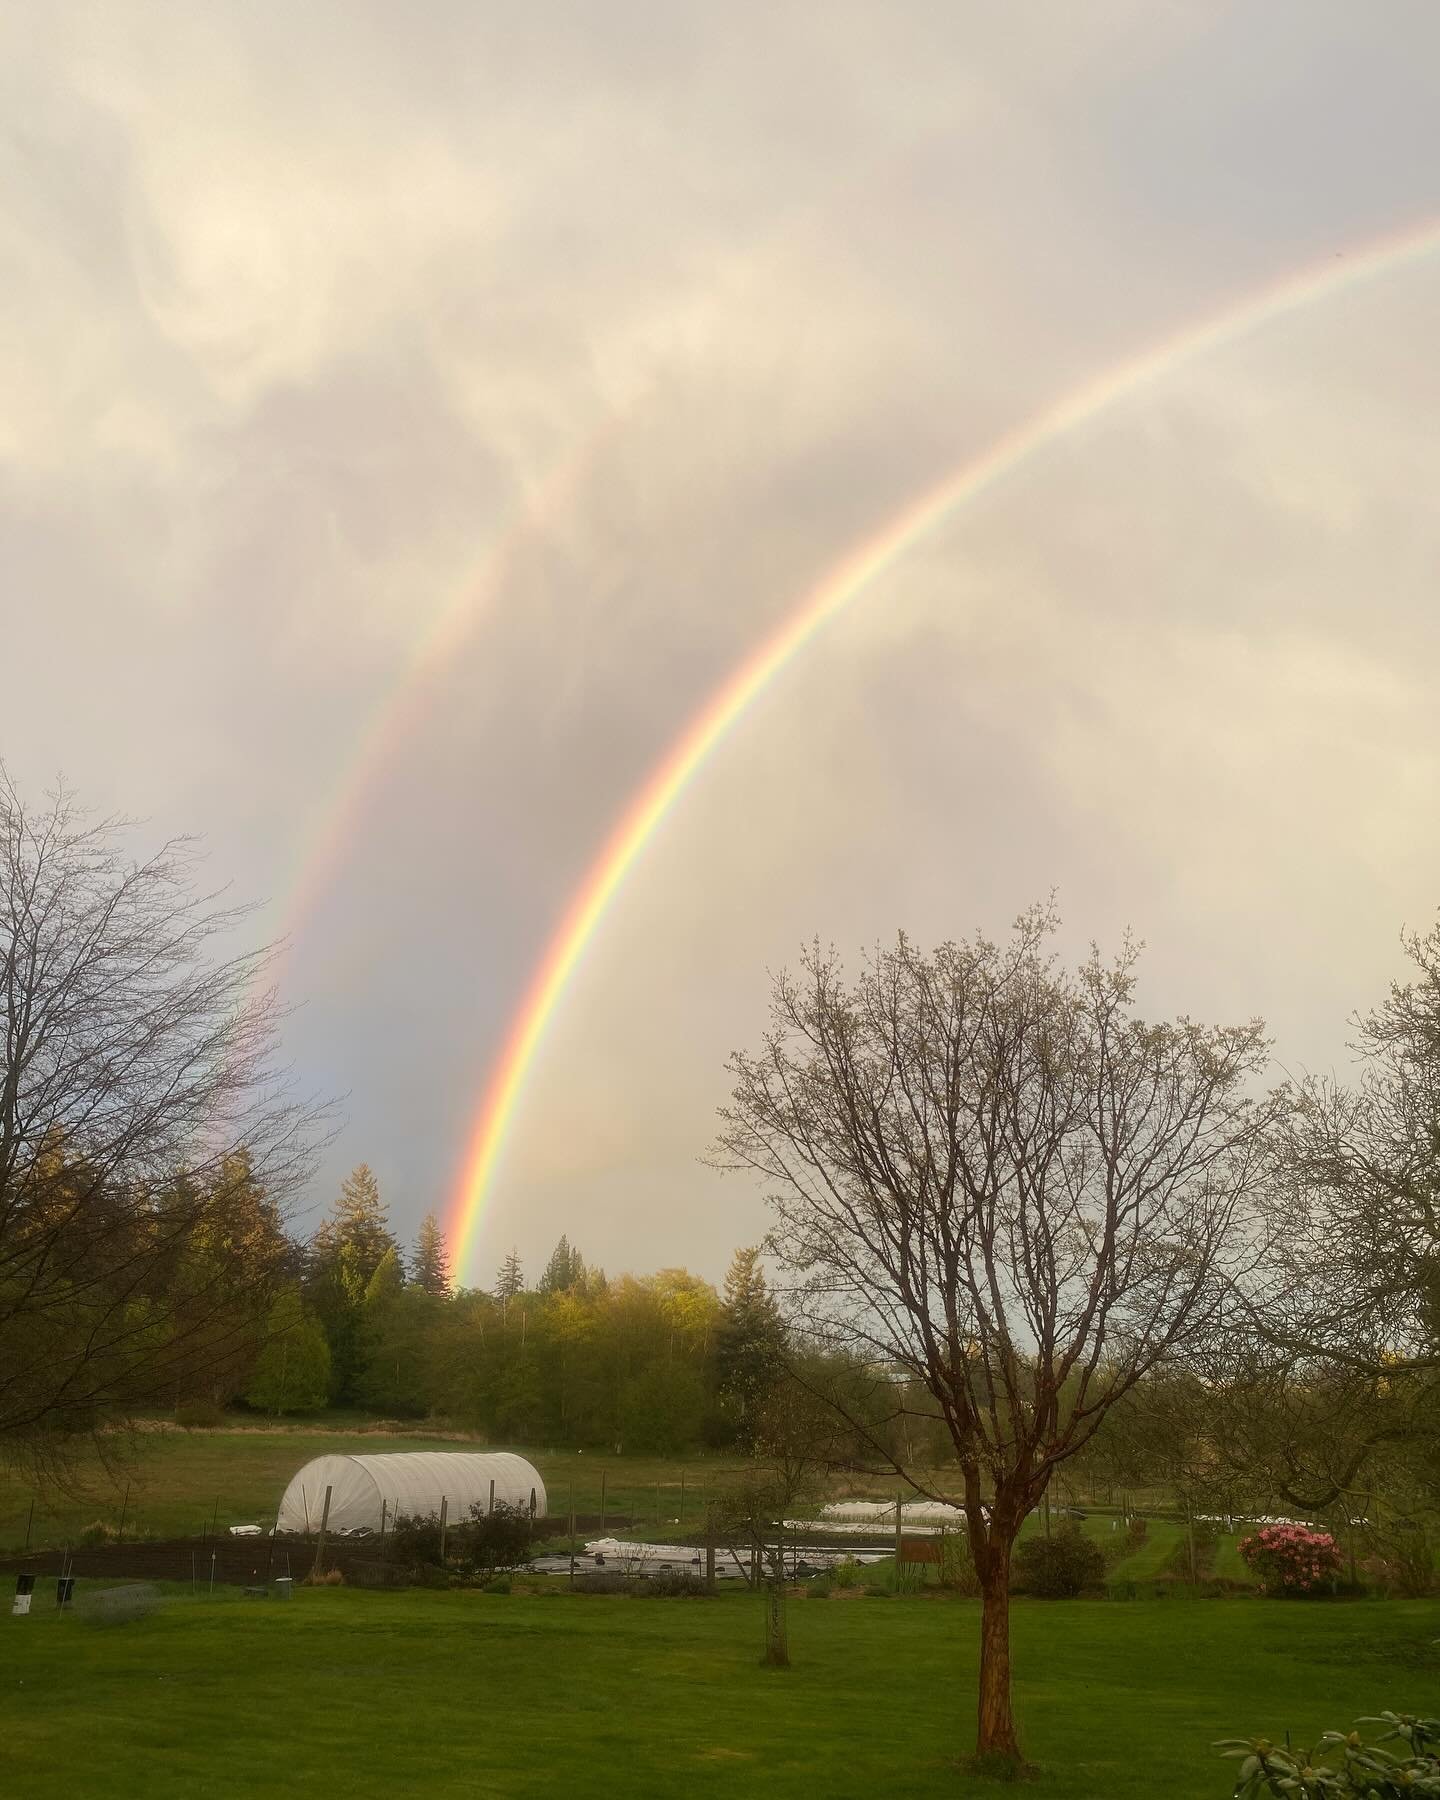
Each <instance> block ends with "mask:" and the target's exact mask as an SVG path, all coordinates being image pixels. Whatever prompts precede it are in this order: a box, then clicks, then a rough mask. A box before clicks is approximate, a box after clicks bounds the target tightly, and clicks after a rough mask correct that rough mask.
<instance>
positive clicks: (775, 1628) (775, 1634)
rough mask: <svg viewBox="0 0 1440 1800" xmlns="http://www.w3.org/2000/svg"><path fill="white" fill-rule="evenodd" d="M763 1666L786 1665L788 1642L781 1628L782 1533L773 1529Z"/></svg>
mask: <svg viewBox="0 0 1440 1800" xmlns="http://www.w3.org/2000/svg"><path fill="white" fill-rule="evenodd" d="M762 1660H763V1661H764V1664H765V1667H766V1668H767V1669H788V1668H789V1667H790V1644H789V1640H788V1636H787V1633H786V1630H785V1536H784V1532H783V1530H781V1528H780V1527H778V1526H777V1527H776V1531H775V1563H774V1566H773V1567H772V1569H771V1571H770V1579H769V1580H768V1581H767V1582H766V1583H765V1655H764V1658H763V1659H762Z"/></svg>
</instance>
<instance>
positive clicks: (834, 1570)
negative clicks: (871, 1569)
mask: <svg viewBox="0 0 1440 1800" xmlns="http://www.w3.org/2000/svg"><path fill="white" fill-rule="evenodd" d="M830 1579H831V1580H832V1581H833V1582H834V1583H835V1585H836V1587H838V1588H854V1587H859V1586H860V1583H861V1582H862V1581H863V1580H864V1579H865V1567H864V1564H863V1563H859V1562H857V1561H856V1560H855V1558H854V1557H853V1556H842V1557H841V1558H840V1560H839V1562H837V1563H835V1564H833V1565H832V1566H831V1569H830Z"/></svg>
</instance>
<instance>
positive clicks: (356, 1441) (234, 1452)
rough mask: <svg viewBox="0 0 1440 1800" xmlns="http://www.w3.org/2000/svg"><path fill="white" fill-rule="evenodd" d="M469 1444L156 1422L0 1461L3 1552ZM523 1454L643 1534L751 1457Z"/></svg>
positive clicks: (342, 1423) (338, 1425)
mask: <svg viewBox="0 0 1440 1800" xmlns="http://www.w3.org/2000/svg"><path fill="white" fill-rule="evenodd" d="M470 1447H474V1448H476V1449H480V1448H489V1447H491V1446H489V1445H488V1444H486V1443H484V1442H483V1441H482V1440H479V1439H466V1438H463V1437H460V1436H456V1435H441V1436H437V1435H433V1434H432V1435H427V1434H425V1433H424V1432H418V1431H417V1432H416V1433H415V1434H414V1435H408V1434H399V1433H390V1432H375V1431H363V1430H361V1429H359V1421H357V1420H355V1419H353V1418H346V1419H339V1420H334V1421H326V1422H324V1423H323V1424H320V1425H316V1426H311V1425H306V1426H266V1425H264V1424H254V1423H249V1424H245V1425H235V1426H231V1427H229V1428H226V1429H221V1430H214V1431H180V1430H175V1429H164V1430H153V1431H145V1432H141V1433H140V1434H138V1436H137V1438H136V1439H135V1440H134V1448H133V1451H132V1453H131V1454H129V1455H127V1456H126V1457H125V1458H124V1459H122V1461H121V1462H120V1463H119V1464H118V1465H117V1467H116V1468H115V1470H114V1471H113V1473H112V1472H111V1471H109V1470H107V1469H106V1468H105V1467H104V1466H102V1465H101V1464H100V1463H99V1462H98V1461H97V1460H95V1459H91V1460H89V1461H88V1462H87V1463H85V1464H82V1465H81V1467H80V1469H79V1471H78V1475H79V1485H78V1489H77V1491H75V1492H72V1493H68V1494H67V1493H60V1492H57V1491H56V1490H55V1489H54V1488H49V1489H47V1490H45V1491H43V1492H39V1493H32V1491H31V1489H30V1488H29V1487H27V1486H26V1485H25V1483H24V1482H23V1481H21V1480H19V1479H17V1478H16V1477H14V1476H7V1475H6V1474H5V1473H4V1472H3V1471H0V1553H3V1552H5V1551H15V1550H18V1549H19V1548H20V1547H21V1545H22V1544H23V1543H24V1541H25V1534H26V1527H27V1524H28V1525H29V1527H30V1535H31V1543H32V1546H34V1547H36V1548H54V1549H61V1548H63V1547H65V1546H66V1545H74V1544H77V1543H78V1542H79V1541H80V1538H81V1534H82V1533H83V1532H84V1531H85V1530H86V1528H87V1527H89V1526H91V1525H94V1524H97V1523H99V1524H104V1525H106V1526H108V1527H110V1528H111V1529H112V1530H114V1529H116V1528H118V1527H119V1525H120V1523H121V1519H122V1514H123V1519H124V1527H125V1535H126V1537H127V1538H129V1539H133V1538H135V1537H138V1536H149V1537H155V1538H175V1537H197V1536H200V1535H202V1534H204V1533H206V1532H208V1530H209V1528H210V1525H211V1522H212V1520H214V1521H215V1522H216V1524H217V1525H218V1528H219V1530H220V1532H221V1533H222V1534H223V1533H224V1531H225V1530H226V1528H227V1526H229V1525H233V1524H240V1523H247V1522H248V1523H255V1524H261V1525H263V1524H266V1523H268V1522H269V1521H271V1520H273V1518H274V1516H275V1508H276V1506H277V1505H278V1503H279V1499H280V1495H281V1493H282V1492H283V1491H284V1488H285V1485H286V1483H287V1482H288V1481H289V1479H290V1477H291V1476H292V1475H293V1474H294V1473H295V1471H296V1470H297V1469H298V1468H299V1467H300V1466H301V1465H302V1464H303V1463H305V1462H307V1461H309V1459H310V1458H311V1457H314V1456H321V1455H324V1454H325V1453H326V1452H329V1451H337V1452H342V1453H343V1452H349V1453H366V1454H372V1455H383V1454H386V1453H388V1452H395V1451H405V1450H463V1449H467V1448H470ZM522 1454H523V1455H526V1456H528V1457H529V1458H530V1459H531V1460H532V1461H533V1462H534V1463H535V1464H536V1466H537V1467H538V1468H539V1470H540V1473H541V1476H542V1477H543V1478H544V1481H545V1484H546V1487H547V1489H548V1492H549V1499H550V1510H551V1512H552V1513H554V1514H557V1515H561V1516H563V1515H564V1514H565V1513H566V1512H567V1511H568V1510H569V1507H570V1499H571V1494H572V1491H573V1494H574V1505H575V1510H576V1512H577V1513H579V1514H582V1515H585V1516H587V1517H589V1518H591V1519H595V1518H596V1517H598V1515H599V1514H600V1510H601V1503H602V1499H603V1502H604V1506H605V1508H606V1512H607V1516H608V1517H609V1518H611V1519H612V1520H613V1519H615V1518H617V1517H622V1516H624V1517H629V1518H632V1519H633V1520H634V1521H635V1525H634V1528H633V1530H632V1532H631V1533H630V1535H632V1536H646V1535H650V1536H653V1535H655V1534H656V1532H657V1531H658V1532H660V1533H662V1534H663V1535H665V1536H667V1537H668V1536H675V1535H679V1533H680V1532H681V1531H682V1530H686V1531H692V1532H693V1531H698V1529H699V1526H700V1523H701V1518H702V1507H703V1502H704V1500H705V1498H706V1496H707V1495H708V1496H711V1497H713V1496H714V1495H715V1494H717V1493H719V1492H722V1491H723V1490H724V1488H725V1486H726V1485H727V1483H729V1482H730V1481H731V1480H733V1478H734V1476H735V1474H736V1473H737V1471H738V1469H739V1466H740V1465H739V1464H737V1463H736V1462H735V1461H734V1460H733V1459H732V1458H728V1457H724V1456H713V1457H696V1458H691V1459H689V1460H687V1461H684V1462H675V1461H658V1460H648V1459H646V1458H643V1457H614V1456H603V1455H595V1454H594V1453H592V1452H588V1451H587V1452H583V1453H579V1454H577V1453H575V1452H573V1451H564V1452H547V1451H544V1450H535V1449H530V1448H525V1449H522ZM845 1486H846V1492H847V1493H849V1494H853V1495H863V1494H869V1495H870V1496H872V1497H874V1498H883V1499H888V1498H890V1497H891V1496H892V1495H893V1493H894V1486H893V1484H886V1483H882V1482H876V1481H871V1482H866V1481H864V1480H863V1479H862V1480H847V1482H846V1484H845ZM127 1488H128V1494H127ZM32 1500H33V1502H34V1515H33V1519H32V1518H31V1515H30V1507H31V1503H32ZM887 1529H888V1528H887V1527H884V1526H881V1527H880V1528H879V1529H878V1531H877V1535H878V1536H880V1537H882V1538H883V1537H885V1536H886V1535H887ZM1038 1529H1039V1522H1038V1520H1031V1521H1029V1523H1028V1525H1027V1530H1038ZM1086 1529H1087V1530H1088V1531H1090V1532H1091V1533H1092V1534H1093V1535H1094V1536H1096V1537H1098V1538H1099V1539H1100V1540H1101V1541H1102V1542H1103V1543H1106V1545H1107V1548H1110V1547H1112V1546H1113V1537H1112V1534H1111V1531H1110V1517H1109V1515H1105V1514H1092V1516H1091V1517H1090V1518H1089V1519H1088V1520H1087V1522H1086ZM1178 1538H1179V1527H1178V1526H1177V1525H1175V1524H1173V1523H1170V1522H1167V1521H1166V1520H1164V1519H1159V1518H1152V1520H1151V1523H1150V1539H1149V1542H1148V1544H1147V1545H1146V1546H1145V1547H1144V1548H1143V1549H1142V1550H1141V1551H1140V1552H1139V1553H1138V1554H1137V1555H1136V1556H1134V1557H1131V1558H1127V1559H1125V1560H1123V1561H1120V1562H1116V1563H1114V1564H1112V1566H1111V1568H1110V1571H1109V1579H1110V1581H1111V1583H1112V1584H1117V1583H1118V1584H1122V1585H1123V1584H1124V1583H1125V1582H1127V1581H1141V1582H1143V1581H1145V1580H1148V1579H1149V1578H1150V1577H1151V1576H1152V1575H1154V1574H1155V1573H1157V1572H1158V1571H1159V1570H1160V1568H1161V1567H1162V1565H1163V1563H1164V1560H1165V1557H1166V1555H1167V1554H1168V1552H1169V1551H1170V1549H1171V1548H1172V1546H1173V1545H1174V1544H1175V1543H1176V1542H1177V1540H1178ZM1234 1546H1235V1540H1234V1539H1233V1538H1230V1539H1227V1540H1225V1541H1223V1542H1222V1544H1221V1548H1220V1557H1219V1562H1218V1564H1217V1568H1216V1573H1217V1574H1220V1575H1223V1576H1226V1577H1228V1578H1229V1579H1232V1580H1243V1579H1245V1570H1244V1568H1243V1566H1242V1565H1241V1564H1240V1562H1239V1559H1238V1557H1236V1555H1235V1548H1234Z"/></svg>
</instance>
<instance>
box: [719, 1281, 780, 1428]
mask: <svg viewBox="0 0 1440 1800" xmlns="http://www.w3.org/2000/svg"><path fill="white" fill-rule="evenodd" d="M784 1366H785V1327H784V1325H783V1323H782V1321H781V1318H780V1309H779V1307H778V1306H777V1305H776V1304H775V1297H774V1295H773V1294H772V1293H771V1292H770V1289H769V1287H768V1286H767V1285H766V1282H765V1271H764V1269H762V1268H761V1266H760V1250H759V1246H758V1245H757V1246H754V1247H752V1248H750V1249H743V1250H737V1251H736V1252H735V1254H734V1256H733V1257H732V1258H731V1259H730V1268H729V1271H728V1272H727V1274H726V1276H725V1299H724V1306H723V1310H722V1316H721V1320H720V1329H719V1331H718V1332H717V1334H716V1340H715V1372H716V1377H717V1381H718V1385H719V1388H720V1392H721V1393H722V1394H723V1395H724V1396H725V1397H726V1398H727V1399H728V1400H730V1401H732V1402H733V1403H734V1405H735V1406H737V1407H738V1409H739V1412H740V1419H741V1436H742V1438H743V1437H746V1436H747V1435H748V1430H749V1421H750V1420H751V1419H752V1417H753V1415H754V1412H755V1409H756V1407H757V1406H758V1405H759V1404H760V1402H761V1401H762V1400H764V1399H765V1397H766V1395H767V1394H769V1393H770V1392H772V1390H773V1389H774V1388H775V1386H776V1384H777V1382H778V1381H779V1379H780V1376H781V1375H782V1373H783V1372H784Z"/></svg>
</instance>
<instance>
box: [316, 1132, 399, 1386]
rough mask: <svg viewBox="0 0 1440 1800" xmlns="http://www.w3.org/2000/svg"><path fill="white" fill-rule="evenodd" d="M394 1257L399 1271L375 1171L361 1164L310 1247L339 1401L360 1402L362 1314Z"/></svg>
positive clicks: (342, 1189) (318, 1305) (396, 1251)
mask: <svg viewBox="0 0 1440 1800" xmlns="http://www.w3.org/2000/svg"><path fill="white" fill-rule="evenodd" d="M392 1252H393V1253H394V1255H395V1256H396V1259H397V1265H398V1258H399V1251H398V1249H397V1247H396V1243H395V1239H394V1237H393V1236H392V1234H391V1231H390V1221H389V1218H388V1216H387V1214H386V1211H385V1204H384V1202H383V1201H382V1200H381V1198H380V1184H379V1182H378V1181H376V1179H375V1176H374V1173H373V1171H372V1170H371V1169H370V1168H369V1166H368V1165H367V1164H365V1163H361V1164H360V1166H359V1167H358V1168H356V1169H352V1170H351V1172H350V1174H349V1175H348V1176H346V1178H345V1181H344V1184H343V1185H342V1187H341V1189H340V1193H339V1196H338V1198H337V1199H336V1201H335V1204H334V1206H333V1207H332V1208H331V1212H330V1217H329V1218H328V1219H326V1220H325V1222H324V1224H322V1225H321V1227H320V1229H319V1230H318V1231H317V1232H316V1233H315V1236H314V1239H313V1241H312V1243H311V1246H310V1286H309V1292H308V1298H309V1300H310V1302H311V1304H312V1305H313V1307H314V1309H315V1311H316V1313H317V1314H318V1315H319V1318H320V1323H321V1324H322V1325H323V1327H324V1329H325V1336H326V1339H327V1341H328V1342H329V1345H330V1362H331V1385H332V1388H333V1390H334V1393H333V1397H334V1398H335V1399H336V1400H340V1401H348V1400H350V1399H352V1398H353V1397H354V1396H353V1388H354V1382H355V1378H356V1375H357V1374H358V1372H359V1359H360V1348H359V1327H360V1315H361V1309H362V1307H363V1305H364V1303H365V1296H366V1293H367V1292H368V1290H369V1287H370V1283H371V1281H372V1279H373V1278H374V1275H375V1271H376V1270H377V1269H378V1268H379V1267H380V1265H381V1263H382V1262H383V1261H384V1260H385V1257H386V1254H387V1253H392ZM402 1279H403V1275H402Z"/></svg>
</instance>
